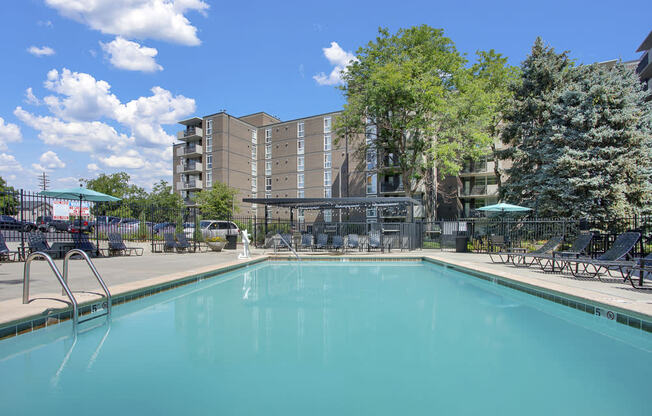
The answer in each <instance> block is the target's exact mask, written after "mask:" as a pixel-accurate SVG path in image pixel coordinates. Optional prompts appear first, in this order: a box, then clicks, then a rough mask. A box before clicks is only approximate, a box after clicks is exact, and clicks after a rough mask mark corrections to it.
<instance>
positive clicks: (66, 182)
mask: <svg viewBox="0 0 652 416" xmlns="http://www.w3.org/2000/svg"><path fill="white" fill-rule="evenodd" d="M53 181H54V182H55V183H56V184H57V185H59V186H62V187H63V186H74V185H79V178H75V177H74V176H65V177H63V178H54V179H53Z"/></svg>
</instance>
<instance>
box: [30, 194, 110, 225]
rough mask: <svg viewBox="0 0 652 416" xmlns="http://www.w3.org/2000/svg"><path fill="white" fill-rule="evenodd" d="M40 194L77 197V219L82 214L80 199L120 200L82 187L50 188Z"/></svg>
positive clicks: (97, 200) (64, 197) (54, 196)
mask: <svg viewBox="0 0 652 416" xmlns="http://www.w3.org/2000/svg"><path fill="white" fill-rule="evenodd" d="M39 194H40V195H43V196H49V197H52V198H61V199H79V220H80V221H81V214H82V201H90V202H111V201H120V198H116V197H115V196H111V195H107V194H103V193H102V192H97V191H93V190H91V189H86V188H82V187H81V186H80V187H79V188H64V189H51V190H49V191H41V192H39Z"/></svg>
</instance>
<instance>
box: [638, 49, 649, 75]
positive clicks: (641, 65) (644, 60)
mask: <svg viewBox="0 0 652 416" xmlns="http://www.w3.org/2000/svg"><path fill="white" fill-rule="evenodd" d="M649 55H650V53H649V52H646V53H645V55H643V58H641V62H639V63H638V66H637V67H636V74H640V73H641V72H643V70H644V69H645V67H646V66H647V64H648V63H649V57H650V56H649Z"/></svg>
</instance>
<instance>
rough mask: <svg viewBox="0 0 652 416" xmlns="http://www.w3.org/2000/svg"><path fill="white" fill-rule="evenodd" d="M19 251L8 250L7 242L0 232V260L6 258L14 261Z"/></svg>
mask: <svg viewBox="0 0 652 416" xmlns="http://www.w3.org/2000/svg"><path fill="white" fill-rule="evenodd" d="M19 254H20V252H18V251H14V250H9V247H7V242H6V241H5V236H4V235H2V233H0V261H1V260H4V259H7V260H9V261H16V260H17V259H18V257H19Z"/></svg>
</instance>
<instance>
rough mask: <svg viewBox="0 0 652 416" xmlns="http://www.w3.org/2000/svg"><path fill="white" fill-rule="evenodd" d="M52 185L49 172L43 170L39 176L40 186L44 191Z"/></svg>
mask: <svg viewBox="0 0 652 416" xmlns="http://www.w3.org/2000/svg"><path fill="white" fill-rule="evenodd" d="M49 185H50V178H48V174H47V173H45V172H43V173H41V174H40V175H39V176H38V187H39V188H40V189H41V190H42V191H47V190H48V186H49Z"/></svg>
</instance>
